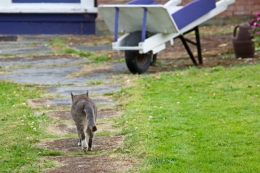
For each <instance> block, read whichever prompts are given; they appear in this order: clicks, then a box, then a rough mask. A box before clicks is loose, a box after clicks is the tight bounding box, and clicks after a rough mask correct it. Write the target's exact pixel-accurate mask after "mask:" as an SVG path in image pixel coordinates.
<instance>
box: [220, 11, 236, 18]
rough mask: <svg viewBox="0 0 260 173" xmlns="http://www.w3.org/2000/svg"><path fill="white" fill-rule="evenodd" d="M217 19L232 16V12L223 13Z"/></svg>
mask: <svg viewBox="0 0 260 173" xmlns="http://www.w3.org/2000/svg"><path fill="white" fill-rule="evenodd" d="M218 16H219V17H225V16H233V12H232V11H224V12H222V13H220V14H219V15H218Z"/></svg>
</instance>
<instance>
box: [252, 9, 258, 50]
mask: <svg viewBox="0 0 260 173" xmlns="http://www.w3.org/2000/svg"><path fill="white" fill-rule="evenodd" d="M250 26H251V29H252V35H251V36H252V38H253V41H254V42H255V46H256V47H257V48H259V47H260V13H257V14H256V15H255V18H254V19H253V20H251V21H250Z"/></svg>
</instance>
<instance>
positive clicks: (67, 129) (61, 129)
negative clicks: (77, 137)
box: [48, 123, 77, 135]
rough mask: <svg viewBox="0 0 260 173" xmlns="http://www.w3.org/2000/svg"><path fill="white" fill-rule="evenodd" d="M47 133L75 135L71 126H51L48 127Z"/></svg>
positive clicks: (74, 128) (60, 124)
mask: <svg viewBox="0 0 260 173" xmlns="http://www.w3.org/2000/svg"><path fill="white" fill-rule="evenodd" d="M48 132H49V133H51V134H56V135H66V134H77V129H76V127H75V126H74V125H72V123H71V124H63V123H59V124H51V125H50V126H49V127H48Z"/></svg>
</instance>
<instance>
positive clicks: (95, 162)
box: [47, 155, 136, 173]
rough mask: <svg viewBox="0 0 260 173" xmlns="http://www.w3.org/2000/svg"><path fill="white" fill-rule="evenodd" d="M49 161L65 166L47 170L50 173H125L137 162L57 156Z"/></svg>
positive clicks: (93, 157)
mask: <svg viewBox="0 0 260 173" xmlns="http://www.w3.org/2000/svg"><path fill="white" fill-rule="evenodd" d="M47 159H50V160H55V161H58V162H61V163H62V164H63V165H64V166H61V167H56V168H52V169H49V170H47V172H48V173H72V172H75V173H87V172H89V173H108V172H125V171H127V170H129V169H131V168H132V167H133V166H134V165H135V164H136V162H135V161H133V160H132V159H130V158H124V157H121V158H118V157H111V156H109V155H101V156H89V155H85V156H57V157H47Z"/></svg>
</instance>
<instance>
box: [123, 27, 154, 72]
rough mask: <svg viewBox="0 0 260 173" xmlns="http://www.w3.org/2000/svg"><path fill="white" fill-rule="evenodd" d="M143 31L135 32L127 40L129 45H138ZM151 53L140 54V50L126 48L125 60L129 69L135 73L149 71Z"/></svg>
mask: <svg viewBox="0 0 260 173" xmlns="http://www.w3.org/2000/svg"><path fill="white" fill-rule="evenodd" d="M141 35H142V32H141V31H136V32H133V33H131V34H130V35H129V38H128V40H127V41H126V45H127V46H138V43H139V42H141ZM151 57H152V54H151V53H145V54H140V53H139V51H138V50H126V51H125V61H126V66H127V68H128V69H129V71H130V72H131V73H133V74H136V73H138V74H142V73H144V72H146V71H147V69H148V68H149V66H150V64H151Z"/></svg>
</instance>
